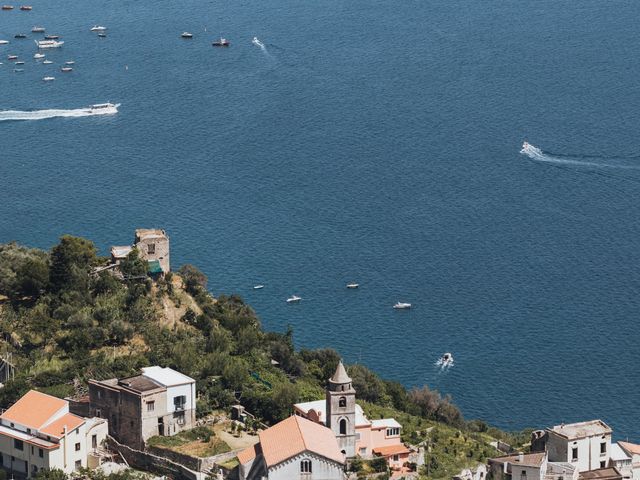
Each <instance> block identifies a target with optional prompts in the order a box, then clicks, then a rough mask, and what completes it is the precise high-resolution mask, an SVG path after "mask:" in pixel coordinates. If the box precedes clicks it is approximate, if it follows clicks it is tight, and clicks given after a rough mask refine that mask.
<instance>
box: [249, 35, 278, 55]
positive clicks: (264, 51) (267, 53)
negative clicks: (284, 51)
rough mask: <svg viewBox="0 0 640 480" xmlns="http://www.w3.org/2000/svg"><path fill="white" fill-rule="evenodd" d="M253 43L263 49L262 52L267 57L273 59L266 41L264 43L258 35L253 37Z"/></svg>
mask: <svg viewBox="0 0 640 480" xmlns="http://www.w3.org/2000/svg"><path fill="white" fill-rule="evenodd" d="M251 43H253V44H254V45H255V46H256V47H258V48H259V49H260V50H262V53H264V54H265V55H266V56H267V57H269V58H270V59H273V57H272V56H271V54H270V53H269V51H268V50H267V46H266V45H265V44H264V43H262V42H261V41H260V40H259V39H258V37H253V40H251Z"/></svg>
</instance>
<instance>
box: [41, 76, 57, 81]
mask: <svg viewBox="0 0 640 480" xmlns="http://www.w3.org/2000/svg"><path fill="white" fill-rule="evenodd" d="M55 79H56V77H44V78H43V79H42V80H43V81H45V82H53V81H54V80H55Z"/></svg>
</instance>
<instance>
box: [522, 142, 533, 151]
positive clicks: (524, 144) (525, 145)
mask: <svg viewBox="0 0 640 480" xmlns="http://www.w3.org/2000/svg"><path fill="white" fill-rule="evenodd" d="M529 147H531V144H530V143H529V142H527V141H524V142H522V150H526V149H527V148H529Z"/></svg>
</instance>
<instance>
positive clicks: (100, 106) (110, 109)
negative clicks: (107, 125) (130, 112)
mask: <svg viewBox="0 0 640 480" xmlns="http://www.w3.org/2000/svg"><path fill="white" fill-rule="evenodd" d="M119 106H120V104H119V103H96V104H95V105H91V106H89V107H87V109H86V110H85V111H86V112H87V113H90V114H91V115H108V114H112V113H118V107H119Z"/></svg>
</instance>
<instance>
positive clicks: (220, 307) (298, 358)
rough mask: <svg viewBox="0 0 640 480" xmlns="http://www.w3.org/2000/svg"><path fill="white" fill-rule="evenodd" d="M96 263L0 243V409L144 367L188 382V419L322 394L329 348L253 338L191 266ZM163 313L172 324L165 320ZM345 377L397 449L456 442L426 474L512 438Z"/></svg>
mask: <svg viewBox="0 0 640 480" xmlns="http://www.w3.org/2000/svg"><path fill="white" fill-rule="evenodd" d="M106 264H108V259H106V258H101V257H99V256H98V255H97V253H96V248H95V246H94V245H93V243H92V242H90V241H88V240H85V239H82V238H77V237H71V236H63V237H62V238H61V239H60V242H59V243H58V244H57V245H55V246H54V247H53V248H52V249H51V251H50V252H44V251H42V250H37V249H30V248H26V247H23V246H20V245H17V244H15V243H10V244H6V245H0V295H3V296H4V300H3V301H2V303H0V336H1V338H2V343H3V345H2V346H0V350H4V352H6V353H11V354H12V361H13V363H14V364H15V366H16V373H15V379H13V380H11V381H9V382H8V383H7V384H6V386H5V387H4V388H2V389H0V407H3V408H6V407H8V406H9V405H10V404H11V403H13V402H14V401H15V400H16V399H17V398H19V397H20V396H21V395H22V394H23V393H24V392H25V391H27V390H28V389H29V388H37V389H39V390H42V391H44V392H47V393H51V394H53V395H57V396H67V395H71V394H74V393H79V392H82V389H83V387H84V385H85V384H86V380H88V379H89V378H98V379H104V378H109V377H118V376H126V375H131V374H135V373H137V371H138V370H139V369H140V367H143V366H147V365H154V364H158V365H163V366H169V367H172V368H175V369H176V370H180V371H182V372H184V373H185V374H187V375H189V376H192V377H193V378H195V379H196V381H197V388H198V403H197V412H198V415H199V416H202V415H206V414H208V413H209V412H211V411H213V410H215V409H224V408H227V407H229V406H230V405H232V404H235V403H238V402H240V403H242V404H243V405H244V406H245V407H246V408H247V409H248V410H249V411H250V412H252V413H253V414H254V415H256V416H257V417H259V418H260V419H262V420H263V421H264V422H266V423H273V422H276V421H278V420H281V419H283V418H285V417H286V416H288V415H289V414H290V413H291V405H292V404H293V403H295V402H298V401H307V400H316V399H319V398H322V397H323V394H324V384H325V382H326V380H327V378H329V377H330V376H331V374H332V373H333V372H334V370H335V368H336V365H337V363H338V360H339V355H338V353H337V352H335V351H334V350H331V349H320V350H301V351H296V350H295V348H294V346H293V331H292V330H291V329H289V330H288V331H286V332H284V333H274V332H265V331H263V330H262V328H261V326H260V321H259V319H258V318H257V316H256V314H255V312H254V311H253V310H252V309H251V308H250V307H249V306H248V305H246V304H245V303H244V302H243V301H242V299H241V298H240V297H238V296H235V295H232V296H221V297H219V298H217V299H214V298H213V297H212V296H211V295H210V294H209V293H208V291H207V289H206V286H207V279H206V277H205V276H204V275H203V274H202V273H201V272H200V271H199V270H198V269H197V268H195V267H193V266H191V265H185V266H183V267H182V268H180V270H179V272H178V274H177V275H175V274H174V275H172V274H169V275H167V276H166V277H165V278H164V279H160V280H157V281H152V280H151V279H150V278H148V277H147V276H146V264H145V262H143V261H142V260H140V259H139V258H138V256H137V254H136V250H135V249H134V251H133V252H132V253H131V254H130V255H129V257H128V258H127V260H126V261H125V262H123V263H122V265H121V266H120V271H121V273H122V275H120V276H118V275H114V274H113V272H112V271H110V270H103V271H100V270H101V268H100V267H102V266H104V265H106ZM97 272H99V273H97ZM167 310H170V311H172V312H175V311H179V312H181V314H180V318H179V319H178V320H177V321H171V319H170V318H169V315H167ZM273 360H275V361H276V362H277V363H275V362H273ZM348 372H349V374H350V375H351V377H352V378H353V383H354V387H355V388H356V390H357V392H358V398H359V400H360V401H363V404H364V405H366V409H367V411H368V413H369V414H370V415H371V416H372V417H373V418H376V416H377V415H382V414H383V413H384V414H387V415H388V414H390V415H394V416H396V417H398V418H399V420H401V421H402V422H403V423H404V424H405V429H404V435H405V439H406V440H407V441H411V443H413V444H418V443H420V442H423V441H429V442H431V446H435V445H438V440H439V439H446V440H445V441H446V442H449V441H450V438H456V439H457V440H456V441H455V442H453V441H451V442H452V443H451V444H450V445H449V446H448V447H446V452H445V448H443V449H442V450H441V455H439V456H437V457H438V458H437V459H435V460H430V462H432V464H430V471H429V475H430V476H431V477H439V476H444V475H445V474H447V475H448V474H450V473H451V471H452V470H455V469H459V468H460V466H464V465H466V464H467V463H469V461H470V460H475V461H476V462H477V461H483V460H484V459H485V458H486V456H487V455H490V454H494V453H495V451H493V449H492V448H491V447H489V445H488V441H490V440H491V439H492V438H498V437H500V438H502V439H504V440H507V441H510V442H518V441H519V439H516V438H514V437H510V436H508V435H507V434H504V433H502V432H499V431H497V430H495V429H490V428H489V427H488V426H487V425H485V424H484V423H482V422H478V421H472V422H465V420H464V419H463V417H462V415H461V413H460V411H459V410H458V408H456V407H455V405H453V403H452V402H451V400H450V398H448V397H442V396H441V395H440V394H439V393H438V392H436V391H432V390H430V389H429V388H428V387H426V386H425V387H422V388H419V389H413V390H411V391H407V390H406V389H405V388H404V387H403V386H402V385H401V384H399V383H397V382H392V381H387V380H382V379H380V378H379V377H378V376H377V375H376V374H375V373H373V372H372V371H370V370H368V369H367V368H366V367H364V366H362V365H352V366H350V367H349V368H348ZM434 429H435V432H436V433H437V435H434V434H433V432H434ZM461 438H462V439H464V441H462V440H461ZM434 448H435V447H434ZM434 457H435V455H431V458H434ZM458 457H460V458H459V461H458ZM445 464H446V465H445Z"/></svg>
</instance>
